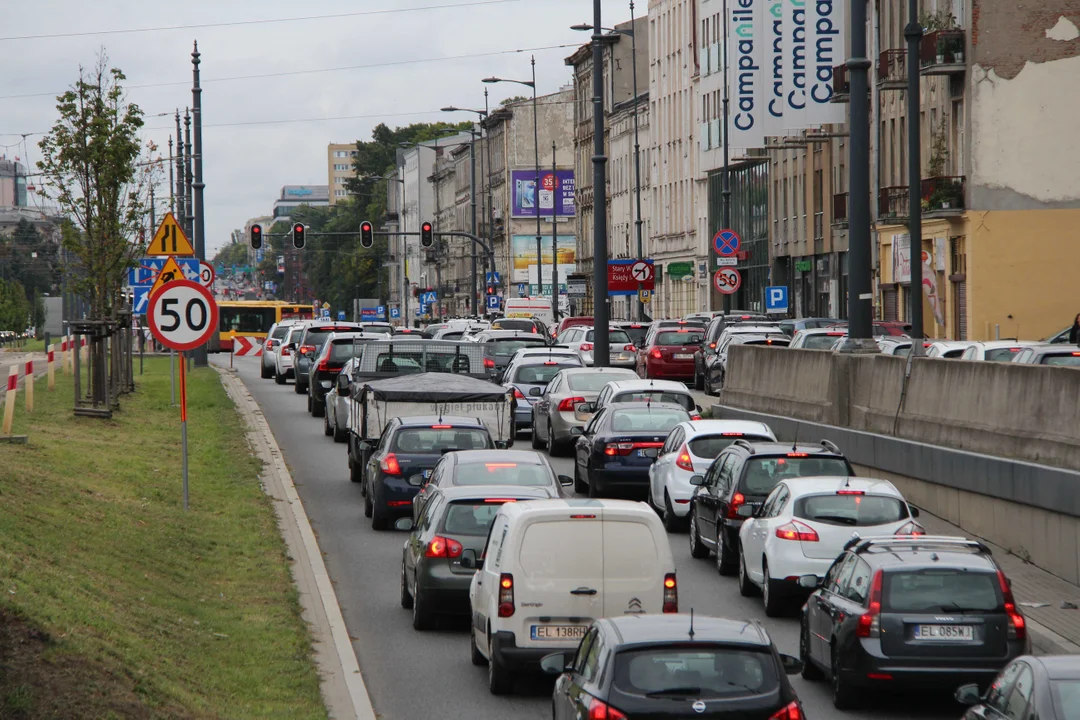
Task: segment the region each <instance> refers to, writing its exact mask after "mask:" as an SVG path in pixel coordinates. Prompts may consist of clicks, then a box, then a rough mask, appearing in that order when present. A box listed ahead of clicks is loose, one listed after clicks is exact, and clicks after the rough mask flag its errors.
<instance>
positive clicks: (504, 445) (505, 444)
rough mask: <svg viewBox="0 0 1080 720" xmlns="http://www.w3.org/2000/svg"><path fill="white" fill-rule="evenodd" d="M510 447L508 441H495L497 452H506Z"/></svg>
mask: <svg viewBox="0 0 1080 720" xmlns="http://www.w3.org/2000/svg"><path fill="white" fill-rule="evenodd" d="M508 447H510V442H509V441H508V440H496V441H495V449H496V450H505V449H506V448H508Z"/></svg>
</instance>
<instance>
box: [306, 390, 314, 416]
mask: <svg viewBox="0 0 1080 720" xmlns="http://www.w3.org/2000/svg"><path fill="white" fill-rule="evenodd" d="M307 411H308V412H309V413H312V414H313V415H314V412H312V410H311V396H310V395H308V396H307Z"/></svg>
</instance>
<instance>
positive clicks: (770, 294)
mask: <svg viewBox="0 0 1080 720" xmlns="http://www.w3.org/2000/svg"><path fill="white" fill-rule="evenodd" d="M787 311H788V289H787V287H786V286H784V285H772V286H770V287H767V288H765V312H768V313H786V312H787Z"/></svg>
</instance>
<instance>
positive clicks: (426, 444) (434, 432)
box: [393, 428, 492, 455]
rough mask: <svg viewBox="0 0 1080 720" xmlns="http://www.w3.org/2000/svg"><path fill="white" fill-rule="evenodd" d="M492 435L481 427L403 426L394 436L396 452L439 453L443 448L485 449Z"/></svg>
mask: <svg viewBox="0 0 1080 720" xmlns="http://www.w3.org/2000/svg"><path fill="white" fill-rule="evenodd" d="M490 447H492V444H491V436H490V435H488V433H487V431H486V430H480V429H479V428H449V429H446V430H443V429H435V428H402V429H401V430H398V432H397V434H396V435H395V436H394V448H393V449H394V452H399V453H417V454H420V455H428V454H435V455H439V454H441V453H442V451H443V450H447V449H448V450H483V449H486V448H490Z"/></svg>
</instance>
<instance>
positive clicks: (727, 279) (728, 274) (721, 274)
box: [713, 267, 742, 295]
mask: <svg viewBox="0 0 1080 720" xmlns="http://www.w3.org/2000/svg"><path fill="white" fill-rule="evenodd" d="M713 285H715V286H716V289H717V290H719V291H720V292H721V293H723V294H724V295H731V294H732V293H734V292H735V291H736V290H738V289H739V286H740V285H742V275H740V274H739V271H738V270H736V269H735V268H730V267H722V268H720V269H719V270H717V271H716V274H715V275H713Z"/></svg>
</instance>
